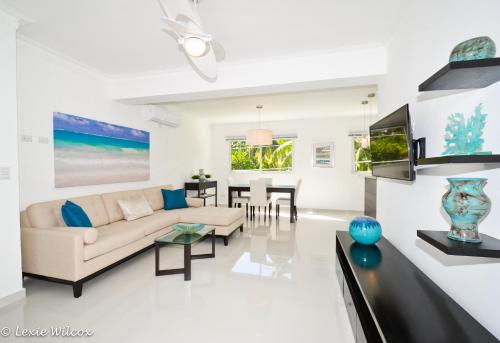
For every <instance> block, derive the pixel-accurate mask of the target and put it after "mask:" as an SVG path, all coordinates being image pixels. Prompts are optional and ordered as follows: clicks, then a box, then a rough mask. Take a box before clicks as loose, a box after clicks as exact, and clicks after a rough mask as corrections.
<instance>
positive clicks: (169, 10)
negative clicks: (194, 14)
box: [158, 0, 177, 18]
mask: <svg viewBox="0 0 500 343" xmlns="http://www.w3.org/2000/svg"><path fill="white" fill-rule="evenodd" d="M169 1H170V0H167V2H169ZM158 4H159V5H160V9H161V11H162V12H163V15H164V16H165V17H170V18H175V17H176V16H177V11H176V10H175V8H173V7H165V3H164V2H163V1H162V0H158ZM170 4H171V1H170V3H169V5H170Z"/></svg>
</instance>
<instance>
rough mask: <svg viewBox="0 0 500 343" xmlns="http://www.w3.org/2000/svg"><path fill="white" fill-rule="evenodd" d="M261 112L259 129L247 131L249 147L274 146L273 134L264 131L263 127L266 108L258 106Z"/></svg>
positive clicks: (266, 130)
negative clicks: (263, 113)
mask: <svg viewBox="0 0 500 343" xmlns="http://www.w3.org/2000/svg"><path fill="white" fill-rule="evenodd" d="M256 108H257V110H258V111H259V128H258V129H251V130H248V131H247V145H272V144H273V132H272V131H271V130H269V129H263V128H262V127H261V126H262V109H263V108H264V106H262V105H257V106H256Z"/></svg>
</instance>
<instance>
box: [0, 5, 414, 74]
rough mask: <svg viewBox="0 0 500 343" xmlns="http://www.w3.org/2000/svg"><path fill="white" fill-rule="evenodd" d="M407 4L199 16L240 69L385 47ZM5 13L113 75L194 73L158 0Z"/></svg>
mask: <svg viewBox="0 0 500 343" xmlns="http://www.w3.org/2000/svg"><path fill="white" fill-rule="evenodd" d="M164 1H179V0H164ZM403 3H404V1H400V0H378V1H366V0H287V1H283V0H230V1H228V0H202V1H201V4H200V5H199V12H200V15H201V18H202V20H203V22H204V26H205V28H206V30H207V31H208V32H210V33H212V34H213V35H214V38H216V39H217V40H218V41H220V42H221V43H222V44H223V45H224V47H225V49H226V61H241V60H247V59H255V58H269V57H274V56H280V55H294V54H313V53H314V52H315V51H319V50H337V49H342V48H345V47H349V46H379V45H385V44H386V43H387V42H388V40H389V39H390V36H391V33H392V30H393V28H394V27H395V26H396V20H397V18H398V13H399V9H400V7H401V6H402V4H403ZM0 8H2V9H4V10H7V11H10V12H11V13H16V14H19V15H20V16H22V17H25V18H26V19H27V20H28V22H27V23H25V24H24V25H22V26H21V27H20V29H19V34H20V35H21V36H22V37H25V38H27V39H28V40H32V41H34V42H36V43H38V44H40V45H43V46H45V47H48V48H50V49H51V50H53V51H55V52H57V53H59V54H61V55H63V56H67V57H69V58H71V59H73V60H76V61H78V62H80V63H81V64H83V65H87V66H88V67H90V68H92V69H94V70H97V71H100V72H102V73H104V74H107V75H122V74H135V73H144V72H154V71H160V70H166V69H172V68H179V67H187V66H188V64H187V62H186V61H185V59H184V56H183V55H182V54H181V53H180V52H179V51H178V48H177V46H176V43H175V42H174V40H173V39H172V38H171V37H170V36H168V35H166V34H165V33H163V32H162V31H161V27H162V26H161V22H160V20H159V17H160V10H159V7H158V4H157V2H156V0H0ZM30 21H31V22H30Z"/></svg>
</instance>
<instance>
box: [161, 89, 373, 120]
mask: <svg viewBox="0 0 500 343" xmlns="http://www.w3.org/2000/svg"><path fill="white" fill-rule="evenodd" d="M375 92H376V87H374V86H373V87H372V86H366V87H356V88H335V89H327V90H320V91H311V92H300V93H286V94H271V95H259V96H248V97H236V98H226V99H214V100H203V101H191V102H182V103H172V104H165V105H163V106H164V107H165V108H166V109H168V110H170V111H172V112H174V113H177V114H180V115H182V114H189V115H193V116H196V117H198V118H202V119H205V120H206V121H208V122H210V123H242V122H257V121H258V120H259V115H258V112H257V109H256V108H255V106H256V105H258V104H261V105H263V106H264V108H263V110H262V121H278V120H291V119H303V118H327V117H346V116H363V115H364V114H365V111H366V114H367V115H372V116H373V117H375V115H376V113H377V100H376V97H375V98H372V99H371V100H370V102H369V104H368V105H366V107H363V105H361V101H363V100H368V99H367V95H368V94H369V93H375Z"/></svg>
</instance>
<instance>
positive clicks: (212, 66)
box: [184, 44, 217, 81]
mask: <svg viewBox="0 0 500 343" xmlns="http://www.w3.org/2000/svg"><path fill="white" fill-rule="evenodd" d="M208 46H209V50H208V52H207V53H206V54H205V55H203V56H201V57H193V56H191V55H189V54H188V53H187V52H185V51H184V54H185V55H186V56H187V58H188V59H189V61H190V62H191V64H192V66H193V68H194V69H195V70H196V72H198V73H199V74H200V75H201V76H203V77H204V78H205V79H208V80H209V81H215V80H216V79H217V60H216V59H215V53H214V50H213V49H212V45H211V44H209V45H208Z"/></svg>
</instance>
